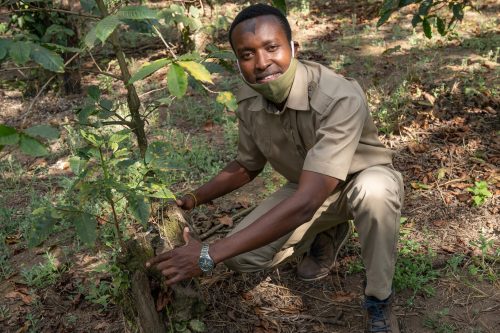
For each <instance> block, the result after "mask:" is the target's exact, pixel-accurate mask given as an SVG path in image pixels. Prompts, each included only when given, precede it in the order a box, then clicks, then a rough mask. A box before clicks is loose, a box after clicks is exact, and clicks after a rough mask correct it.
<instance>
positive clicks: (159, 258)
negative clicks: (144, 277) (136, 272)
mask: <svg viewBox="0 0 500 333" xmlns="http://www.w3.org/2000/svg"><path fill="white" fill-rule="evenodd" d="M170 257H171V255H170V252H164V253H162V254H159V255H157V256H156V257H154V258H151V259H149V260H148V261H146V267H151V266H153V265H156V264H157V263H159V262H162V261H165V260H168V259H169V258H170Z"/></svg>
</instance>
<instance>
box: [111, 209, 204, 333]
mask: <svg viewBox="0 0 500 333" xmlns="http://www.w3.org/2000/svg"><path fill="white" fill-rule="evenodd" d="M160 209H164V211H163V214H162V216H165V217H164V218H163V219H162V221H158V222H157V223H155V230H154V231H153V232H149V233H139V234H137V236H136V238H135V239H133V240H130V241H129V242H128V243H127V249H126V255H125V256H124V257H123V258H121V259H120V263H121V265H123V269H124V270H126V271H128V272H130V274H131V287H130V291H129V295H128V297H126V298H127V299H128V302H125V303H126V304H125V305H124V308H123V313H124V316H125V318H126V319H127V322H128V324H129V325H130V326H132V327H130V329H131V331H139V332H144V333H156V332H158V333H160V332H162V333H163V332H167V328H168V327H173V326H174V325H175V324H177V323H182V322H188V321H189V320H191V319H194V318H197V317H199V316H200V315H201V313H202V312H203V310H204V308H205V305H204V303H203V301H202V300H201V298H200V296H199V292H198V288H197V286H198V284H197V282H196V281H186V282H181V283H178V284H176V285H174V286H170V287H168V286H167V285H166V284H165V283H164V278H163V276H162V275H161V274H160V273H159V272H157V271H154V270H152V269H146V267H145V263H146V260H148V259H150V258H151V257H153V256H154V255H158V254H160V253H163V252H165V251H169V250H171V249H173V248H175V247H178V246H183V245H184V239H183V236H182V232H183V230H184V227H186V226H188V223H187V221H186V219H185V217H184V214H183V212H182V211H181V210H180V209H179V208H178V207H177V206H176V205H175V204H170V203H169V204H168V205H167V206H166V207H164V208H162V207H160ZM165 307H168V309H167V311H164V309H165Z"/></svg>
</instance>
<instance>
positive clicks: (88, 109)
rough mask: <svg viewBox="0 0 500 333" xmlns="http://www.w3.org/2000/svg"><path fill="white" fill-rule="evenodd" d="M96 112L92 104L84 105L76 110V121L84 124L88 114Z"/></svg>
mask: <svg viewBox="0 0 500 333" xmlns="http://www.w3.org/2000/svg"><path fill="white" fill-rule="evenodd" d="M96 112H97V110H96V109H95V107H94V106H93V105H86V106H84V107H83V108H81V109H80V110H79V111H78V121H79V122H80V123H82V124H86V123H87V122H88V118H89V116H90V115H92V114H94V113H96Z"/></svg>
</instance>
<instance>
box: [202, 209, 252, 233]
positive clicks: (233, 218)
mask: <svg viewBox="0 0 500 333" xmlns="http://www.w3.org/2000/svg"><path fill="white" fill-rule="evenodd" d="M254 209H255V206H250V207H248V208H246V209H244V210H242V211H241V212H238V213H236V214H234V215H233V216H232V217H231V219H232V220H233V221H236V220H237V219H239V218H240V217H244V216H246V215H248V214H249V213H250V212H251V211H252V210H254ZM224 227H226V225H225V224H222V223H219V224H217V225H215V226H214V227H212V228H211V229H210V230H208V231H207V232H205V233H204V234H202V235H200V240H205V239H207V238H208V237H210V236H212V235H213V234H215V233H216V232H217V231H219V230H220V229H222V228H224Z"/></svg>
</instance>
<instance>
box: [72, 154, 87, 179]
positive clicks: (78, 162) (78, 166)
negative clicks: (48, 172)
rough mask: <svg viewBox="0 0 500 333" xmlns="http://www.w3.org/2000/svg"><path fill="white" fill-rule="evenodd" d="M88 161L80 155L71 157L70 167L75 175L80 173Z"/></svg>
mask: <svg viewBox="0 0 500 333" xmlns="http://www.w3.org/2000/svg"><path fill="white" fill-rule="evenodd" d="M85 163H86V161H85V160H82V159H81V158H80V157H79V156H71V157H70V158H69V167H70V169H71V171H72V172H73V173H74V174H75V175H77V176H78V175H79V174H80V173H81V172H82V171H83V169H84V166H85Z"/></svg>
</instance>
